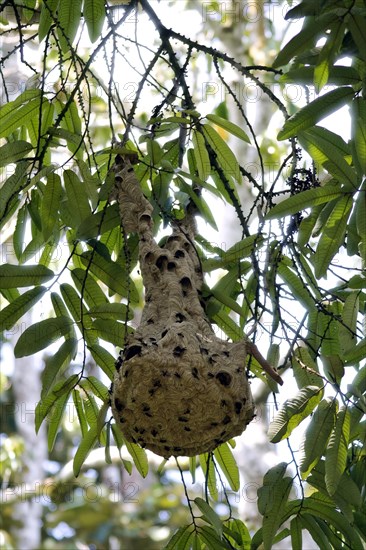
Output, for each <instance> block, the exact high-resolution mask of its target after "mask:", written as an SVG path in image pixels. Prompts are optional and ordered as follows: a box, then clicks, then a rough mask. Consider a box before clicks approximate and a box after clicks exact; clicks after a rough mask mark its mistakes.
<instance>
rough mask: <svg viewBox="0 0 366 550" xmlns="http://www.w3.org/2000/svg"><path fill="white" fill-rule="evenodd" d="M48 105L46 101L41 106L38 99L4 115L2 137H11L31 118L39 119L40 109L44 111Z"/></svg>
mask: <svg viewBox="0 0 366 550" xmlns="http://www.w3.org/2000/svg"><path fill="white" fill-rule="evenodd" d="M46 103H48V101H47V100H46V99H44V100H43V101H42V104H41V102H40V98H38V97H36V98H34V99H31V100H30V101H28V102H27V103H25V104H24V105H22V107H20V108H19V109H15V110H11V111H10V112H9V113H7V114H6V115H3V116H2V120H1V126H0V137H7V136H9V135H10V134H12V133H13V132H14V130H16V129H17V128H19V126H22V125H23V124H26V123H27V122H28V121H29V120H30V119H31V118H34V117H37V116H38V115H39V112H40V109H43V107H44V106H45V104H46ZM0 116H1V113H0Z"/></svg>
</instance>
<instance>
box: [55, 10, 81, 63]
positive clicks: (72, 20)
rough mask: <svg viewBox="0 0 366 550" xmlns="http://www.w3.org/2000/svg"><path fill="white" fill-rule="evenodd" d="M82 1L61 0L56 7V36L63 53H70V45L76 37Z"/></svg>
mask: <svg viewBox="0 0 366 550" xmlns="http://www.w3.org/2000/svg"><path fill="white" fill-rule="evenodd" d="M81 4H82V0H62V1H60V3H59V6H58V11H57V15H58V26H57V34H58V37H59V41H60V44H61V49H62V51H63V52H64V53H68V52H69V51H70V45H71V44H72V43H73V41H74V38H75V36H76V33H77V30H78V27H79V23H80V19H81Z"/></svg>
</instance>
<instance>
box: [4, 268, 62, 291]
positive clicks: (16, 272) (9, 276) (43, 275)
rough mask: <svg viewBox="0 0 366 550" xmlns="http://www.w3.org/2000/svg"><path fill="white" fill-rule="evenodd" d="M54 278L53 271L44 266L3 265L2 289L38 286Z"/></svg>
mask: <svg viewBox="0 0 366 550" xmlns="http://www.w3.org/2000/svg"><path fill="white" fill-rule="evenodd" d="M53 277H54V273H53V271H51V270H50V269H48V268H47V267H45V266H43V265H12V264H3V265H1V266H0V288H20V287H24V286H36V285H39V284H41V283H45V282H47V281H49V280H50V279H52V278H53Z"/></svg>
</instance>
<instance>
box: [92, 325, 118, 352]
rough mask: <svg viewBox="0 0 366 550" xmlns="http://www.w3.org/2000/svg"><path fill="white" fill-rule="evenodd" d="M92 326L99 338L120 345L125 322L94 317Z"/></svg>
mask: <svg viewBox="0 0 366 550" xmlns="http://www.w3.org/2000/svg"><path fill="white" fill-rule="evenodd" d="M93 327H94V329H95V330H96V331H97V333H98V336H99V338H102V339H103V340H105V341H106V342H110V343H111V344H114V345H115V346H117V347H122V346H123V343H124V339H125V334H126V325H125V323H119V322H118V321H113V320H108V321H106V320H104V319H95V321H93Z"/></svg>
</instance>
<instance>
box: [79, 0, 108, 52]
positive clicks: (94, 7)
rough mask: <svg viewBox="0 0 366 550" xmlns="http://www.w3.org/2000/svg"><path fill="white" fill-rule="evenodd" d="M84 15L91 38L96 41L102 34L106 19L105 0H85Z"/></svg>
mask: <svg viewBox="0 0 366 550" xmlns="http://www.w3.org/2000/svg"><path fill="white" fill-rule="evenodd" d="M83 15H84V19H85V22H86V26H87V27H88V33H89V38H90V41H91V42H95V41H96V40H98V38H99V37H100V35H101V32H102V29H103V23H104V19H105V6H104V0H84V7H83Z"/></svg>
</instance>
